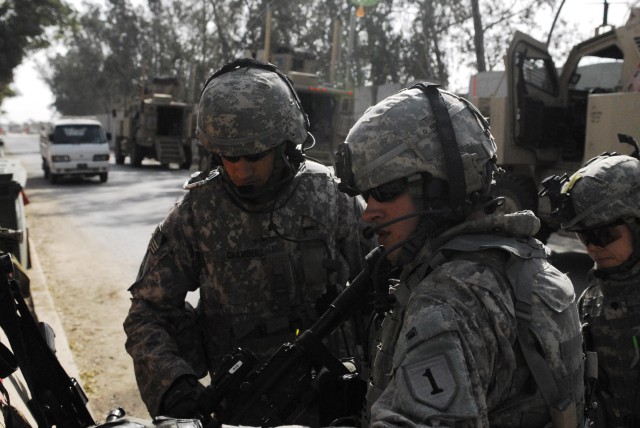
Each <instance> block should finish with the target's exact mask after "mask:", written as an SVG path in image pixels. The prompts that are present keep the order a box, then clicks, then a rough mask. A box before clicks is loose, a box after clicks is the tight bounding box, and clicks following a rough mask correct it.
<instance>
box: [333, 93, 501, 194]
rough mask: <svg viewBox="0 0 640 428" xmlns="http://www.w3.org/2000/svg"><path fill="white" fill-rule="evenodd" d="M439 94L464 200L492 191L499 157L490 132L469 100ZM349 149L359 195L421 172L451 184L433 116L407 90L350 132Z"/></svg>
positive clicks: (422, 101) (422, 97)
mask: <svg viewBox="0 0 640 428" xmlns="http://www.w3.org/2000/svg"><path fill="white" fill-rule="evenodd" d="M439 91H440V93H441V94H442V98H443V100H444V102H445V106H446V108H447V112H448V114H449V117H450V118H451V123H452V125H453V130H454V133H455V137H456V141H457V143H458V147H459V150H460V155H461V157H462V164H463V167H464V173H465V180H466V193H465V194H467V195H468V194H470V193H471V192H474V191H478V190H481V189H485V188H488V186H489V184H490V180H491V174H487V165H486V164H487V162H489V161H490V160H491V159H492V158H494V156H495V154H496V145H495V142H494V140H493V137H492V136H491V134H490V132H489V130H488V127H486V126H485V125H484V124H483V123H481V121H480V117H481V116H480V113H479V112H478V111H477V110H476V109H475V108H474V107H473V106H472V105H470V104H469V103H468V102H467V101H466V100H463V99H461V98H459V97H458V96H456V95H454V94H451V93H449V92H446V91H443V90H439ZM345 145H346V146H348V147H349V151H350V157H351V162H352V172H353V182H354V183H353V185H355V187H356V188H357V189H358V190H360V191H364V190H368V189H372V188H374V187H377V186H379V185H381V184H384V183H387V182H389V181H392V180H395V179H398V178H401V177H410V176H412V175H414V174H416V173H421V172H426V173H429V174H431V175H432V176H433V177H435V178H438V179H442V180H447V181H448V180H449V177H447V167H446V160H445V154H444V151H443V148H442V143H441V142H440V137H439V135H438V130H437V127H436V120H435V117H434V114H433V110H432V108H431V105H430V103H429V100H428V99H427V97H426V96H425V94H424V93H423V92H422V90H420V89H418V88H413V89H405V90H402V91H400V92H398V93H397V94H395V95H392V96H390V97H388V98H386V99H384V100H383V101H381V102H380V103H378V104H376V105H375V106H373V107H370V108H369V109H368V110H367V111H366V112H365V113H364V115H363V116H362V117H361V118H360V119H359V120H358V121H357V122H356V124H355V125H354V126H353V127H352V128H351V130H350V132H349V134H348V135H347V138H346V141H345ZM487 180H488V181H489V182H487Z"/></svg>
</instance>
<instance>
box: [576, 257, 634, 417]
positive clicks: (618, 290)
mask: <svg viewBox="0 0 640 428" xmlns="http://www.w3.org/2000/svg"><path fill="white" fill-rule="evenodd" d="M589 284H590V285H589V288H587V289H586V290H585V291H584V293H583V294H582V296H581V297H580V302H579V308H580V316H581V318H582V321H583V322H584V324H585V327H584V331H583V334H584V336H585V343H586V344H587V350H588V351H595V352H597V355H598V365H599V367H598V383H597V388H596V391H597V397H595V399H596V401H597V402H599V405H600V406H603V408H604V409H603V411H602V410H600V411H598V414H599V418H602V417H603V416H605V419H604V420H597V421H596V422H597V425H596V426H598V427H607V428H618V427H629V428H630V427H637V426H639V424H640V363H639V359H640V353H639V352H640V350H639V349H638V338H640V263H639V264H637V265H636V266H635V267H634V268H633V269H632V270H631V271H630V272H627V274H626V275H622V276H617V277H616V275H614V276H612V277H609V278H606V279H604V278H598V277H597V276H595V275H594V272H593V271H591V272H590V273H589ZM596 410H598V409H596Z"/></svg>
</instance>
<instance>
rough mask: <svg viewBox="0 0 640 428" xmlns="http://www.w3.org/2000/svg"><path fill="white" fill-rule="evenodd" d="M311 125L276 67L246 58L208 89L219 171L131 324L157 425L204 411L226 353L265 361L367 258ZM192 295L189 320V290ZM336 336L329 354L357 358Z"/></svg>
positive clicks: (199, 180) (140, 377)
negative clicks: (195, 297) (315, 155)
mask: <svg viewBox="0 0 640 428" xmlns="http://www.w3.org/2000/svg"><path fill="white" fill-rule="evenodd" d="M308 127H309V123H308V120H307V117H306V115H305V113H304V112H303V110H302V107H301V104H300V101H299V99H298V97H297V95H296V93H295V91H294V90H293V87H292V85H291V83H290V81H289V80H288V78H287V77H286V76H284V75H283V74H282V73H280V72H279V71H278V70H277V69H276V68H275V66H273V65H271V64H268V63H263V62H259V61H255V60H237V61H236V62H233V63H230V64H227V65H226V66H224V67H222V68H221V69H220V70H218V71H217V72H215V73H214V74H213V75H212V76H211V77H210V78H209V80H208V81H207V82H206V84H205V85H204V89H203V91H202V94H201V98H200V102H199V106H198V118H197V137H198V140H199V141H200V143H201V144H202V145H203V146H204V147H205V148H207V149H208V150H209V151H211V152H212V153H213V154H214V157H215V158H216V161H217V163H219V165H220V166H219V167H217V168H214V169H212V170H211V171H210V172H208V173H207V174H201V175H200V176H199V177H195V178H193V179H192V180H191V181H190V182H188V183H187V184H186V185H185V186H186V188H188V189H189V192H188V193H187V194H186V195H184V197H183V198H182V199H181V200H180V201H179V202H178V203H177V204H176V205H175V206H174V208H173V209H172V210H171V211H170V212H169V214H168V215H167V217H166V218H165V219H164V221H163V222H162V223H161V224H160V225H159V226H158V227H157V228H156V230H155V232H154V233H153V236H152V238H151V241H150V243H149V247H148V250H147V253H146V255H145V257H144V261H143V263H142V266H141V267H140V272H139V274H138V278H137V279H136V282H135V283H134V284H133V285H132V286H131V288H130V291H131V294H132V303H131V308H130V310H129V314H128V316H127V318H126V320H125V322H124V329H125V332H126V334H127V342H126V349H127V351H128V352H129V354H130V355H131V357H132V358H133V362H134V368H135V373H136V378H137V382H138V386H139V389H140V393H141V395H142V398H143V400H144V402H145V404H146V405H147V408H148V410H149V413H150V414H151V415H152V416H155V415H160V414H162V415H167V416H172V417H194V416H197V415H199V414H202V413H203V412H205V410H206V409H203V408H202V406H201V405H200V403H199V400H200V399H201V398H202V394H203V390H204V387H203V385H202V384H201V383H200V382H199V381H198V379H199V378H201V377H202V376H203V375H205V374H206V372H207V371H209V373H211V372H212V371H213V370H214V369H216V368H217V366H218V365H219V363H220V360H221V359H222V357H224V356H225V355H226V354H228V353H230V352H231V351H232V350H234V349H235V348H237V347H243V348H245V349H248V350H251V351H252V352H254V353H255V354H257V356H258V357H259V358H261V359H262V360H263V361H264V359H265V358H266V357H267V356H269V355H270V354H271V353H272V352H273V351H275V349H277V347H278V346H279V345H281V344H282V343H284V342H292V341H293V340H294V339H295V335H296V334H297V332H302V331H304V329H306V328H308V327H309V326H310V325H311V324H312V323H313V322H314V321H315V320H316V319H317V317H318V316H319V314H321V313H322V312H323V311H324V309H325V308H326V307H327V305H328V303H330V302H331V301H332V300H333V297H335V296H336V295H337V292H338V291H339V290H340V289H341V288H342V287H343V286H344V285H345V283H346V282H347V281H348V280H349V279H352V278H354V277H355V276H356V275H357V274H358V273H359V272H360V270H361V268H362V259H363V256H364V255H365V254H366V253H367V252H368V251H369V250H370V249H371V244H370V243H368V242H365V240H364V239H363V238H362V237H361V234H360V232H361V228H359V223H358V219H359V216H360V215H361V213H362V211H363V209H364V202H363V200H362V198H351V197H348V196H347V195H345V194H343V193H341V192H340V191H339V190H338V181H337V179H336V178H335V177H334V176H333V175H332V173H331V171H330V170H329V169H328V168H327V167H325V166H322V165H320V164H318V163H315V162H311V161H309V160H305V157H304V156H303V153H302V152H301V150H300V147H301V146H305V145H308V144H309V141H310V139H312V138H313V137H312V136H311V135H310V134H309V133H308ZM196 289H199V291H200V303H199V305H198V308H197V309H196V312H195V313H194V312H193V311H190V310H189V308H188V307H186V308H185V295H186V294H187V292H188V291H194V290H196ZM198 321H199V323H198V325H199V326H200V329H197V328H196V327H195V325H196V322H198ZM334 336H335V337H332V338H331V339H332V341H333V343H332V344H331V345H330V346H332V348H333V349H335V348H338V347H339V348H340V349H343V350H345V349H346V350H347V352H348V354H349V355H351V356H354V355H356V349H354V348H355V343H354V342H352V341H349V340H347V339H348V338H347V336H346V335H343V334H336V335H334ZM200 345H202V346H203V347H204V352H201V351H202V350H201V349H199V348H198V347H199V346H200Z"/></svg>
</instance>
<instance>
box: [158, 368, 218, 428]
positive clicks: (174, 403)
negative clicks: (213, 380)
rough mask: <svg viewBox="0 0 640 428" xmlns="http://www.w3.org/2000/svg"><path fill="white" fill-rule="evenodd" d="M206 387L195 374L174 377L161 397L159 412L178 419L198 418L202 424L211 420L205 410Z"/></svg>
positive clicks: (206, 401) (209, 413) (208, 412)
mask: <svg viewBox="0 0 640 428" xmlns="http://www.w3.org/2000/svg"><path fill="white" fill-rule="evenodd" d="M207 403H208V400H207V389H206V388H205V387H204V385H202V384H201V383H200V382H199V381H198V379H197V378H196V377H195V376H190V375H185V376H181V377H179V378H178V379H176V380H175V381H174V382H173V384H171V386H170V387H169V389H168V390H167V391H166V392H165V393H164V397H162V404H161V406H160V413H161V414H162V415H163V416H170V417H172V418H178V419H200V420H201V421H202V422H203V424H204V425H206V424H207V423H208V422H209V421H210V420H211V412H210V411H209V410H207V407H208V406H207Z"/></svg>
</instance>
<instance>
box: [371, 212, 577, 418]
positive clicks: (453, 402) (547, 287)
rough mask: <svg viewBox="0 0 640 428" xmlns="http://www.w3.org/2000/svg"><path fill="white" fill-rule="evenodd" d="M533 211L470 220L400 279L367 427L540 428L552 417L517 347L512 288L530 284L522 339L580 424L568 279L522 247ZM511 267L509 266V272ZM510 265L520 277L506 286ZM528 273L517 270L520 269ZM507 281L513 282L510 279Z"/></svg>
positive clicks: (539, 253) (534, 249)
mask: <svg viewBox="0 0 640 428" xmlns="http://www.w3.org/2000/svg"><path fill="white" fill-rule="evenodd" d="M538 227H539V220H538V219H537V218H536V217H535V216H533V214H532V213H530V212H520V213H514V214H509V215H490V216H486V217H483V218H481V219H478V220H472V221H467V222H465V223H463V224H460V225H458V226H456V227H455V228H453V229H450V230H449V231H447V232H445V234H443V235H442V236H440V237H439V238H438V239H437V241H435V240H434V241H433V242H427V243H426V244H425V246H424V247H423V248H422V250H421V251H420V253H419V254H418V255H417V257H416V259H415V260H414V261H413V262H412V263H411V264H409V265H407V266H405V267H404V269H403V274H402V276H401V281H400V283H399V285H398V286H397V288H396V289H395V290H394V294H395V296H396V299H397V304H396V305H395V307H394V308H393V310H392V311H391V312H390V313H388V314H387V315H386V317H385V319H384V321H383V323H382V327H381V329H380V332H379V335H378V343H377V348H378V350H377V355H376V356H375V359H374V366H373V369H372V378H371V383H370V385H369V391H368V393H367V401H368V406H369V407H370V412H369V413H370V415H369V417H370V420H369V421H368V422H367V424H368V425H369V426H375V427H389V426H403V427H410V426H421V427H423V426H456V427H480V426H482V427H488V426H491V427H542V426H545V425H546V424H548V423H549V422H550V416H549V412H548V411H547V408H546V406H545V403H544V400H543V399H542V396H541V394H540V392H539V391H538V388H537V387H536V383H535V381H534V379H533V378H532V374H531V371H530V369H529V367H528V365H527V362H526V361H525V359H524V356H523V352H522V350H521V349H520V347H519V346H518V345H519V344H518V342H517V341H518V328H517V320H518V319H519V318H518V317H516V301H517V299H516V293H515V292H514V290H515V288H514V287H521V286H522V285H521V284H524V283H526V282H527V281H529V280H530V282H529V283H528V284H525V285H526V286H529V287H530V288H529V290H530V296H531V300H530V301H531V306H530V308H531V321H530V328H531V329H532V330H533V332H534V334H535V336H536V339H537V341H536V345H537V346H539V347H540V348H541V349H543V350H544V351H543V352H544V353H545V360H546V361H548V362H549V367H550V368H551V369H552V372H553V376H554V379H555V380H556V384H564V385H565V386H564V387H562V390H561V391H560V392H561V394H563V397H567V398H569V399H571V400H573V401H574V402H576V403H577V404H576V407H578V408H577V409H574V410H575V411H574V412H573V414H575V415H576V418H578V423H579V422H580V420H581V419H582V416H581V415H582V408H583V407H582V406H583V379H582V377H583V358H582V349H581V347H582V340H581V336H580V325H579V320H578V312H577V308H576V304H575V294H574V290H573V286H572V284H571V282H570V280H569V279H568V278H567V277H566V276H565V275H564V274H562V273H560V272H559V271H558V270H556V269H555V268H554V267H553V266H551V265H550V264H549V263H548V262H547V260H546V253H547V250H546V248H545V247H544V246H543V245H542V244H541V243H540V242H539V241H537V240H535V239H532V238H531V236H532V235H533V234H534V233H535V232H536V231H537V229H538ZM511 262H513V263H516V264H513V265H512V264H510V263H511ZM507 266H516V268H518V269H517V270H518V272H515V274H518V273H521V272H527V275H526V276H523V277H520V279H519V283H518V284H514V282H515V281H513V280H512V279H511V278H512V274H511V273H509V275H507V274H506V272H507ZM522 267H525V268H526V269H519V268H522ZM509 272H511V271H509Z"/></svg>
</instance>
